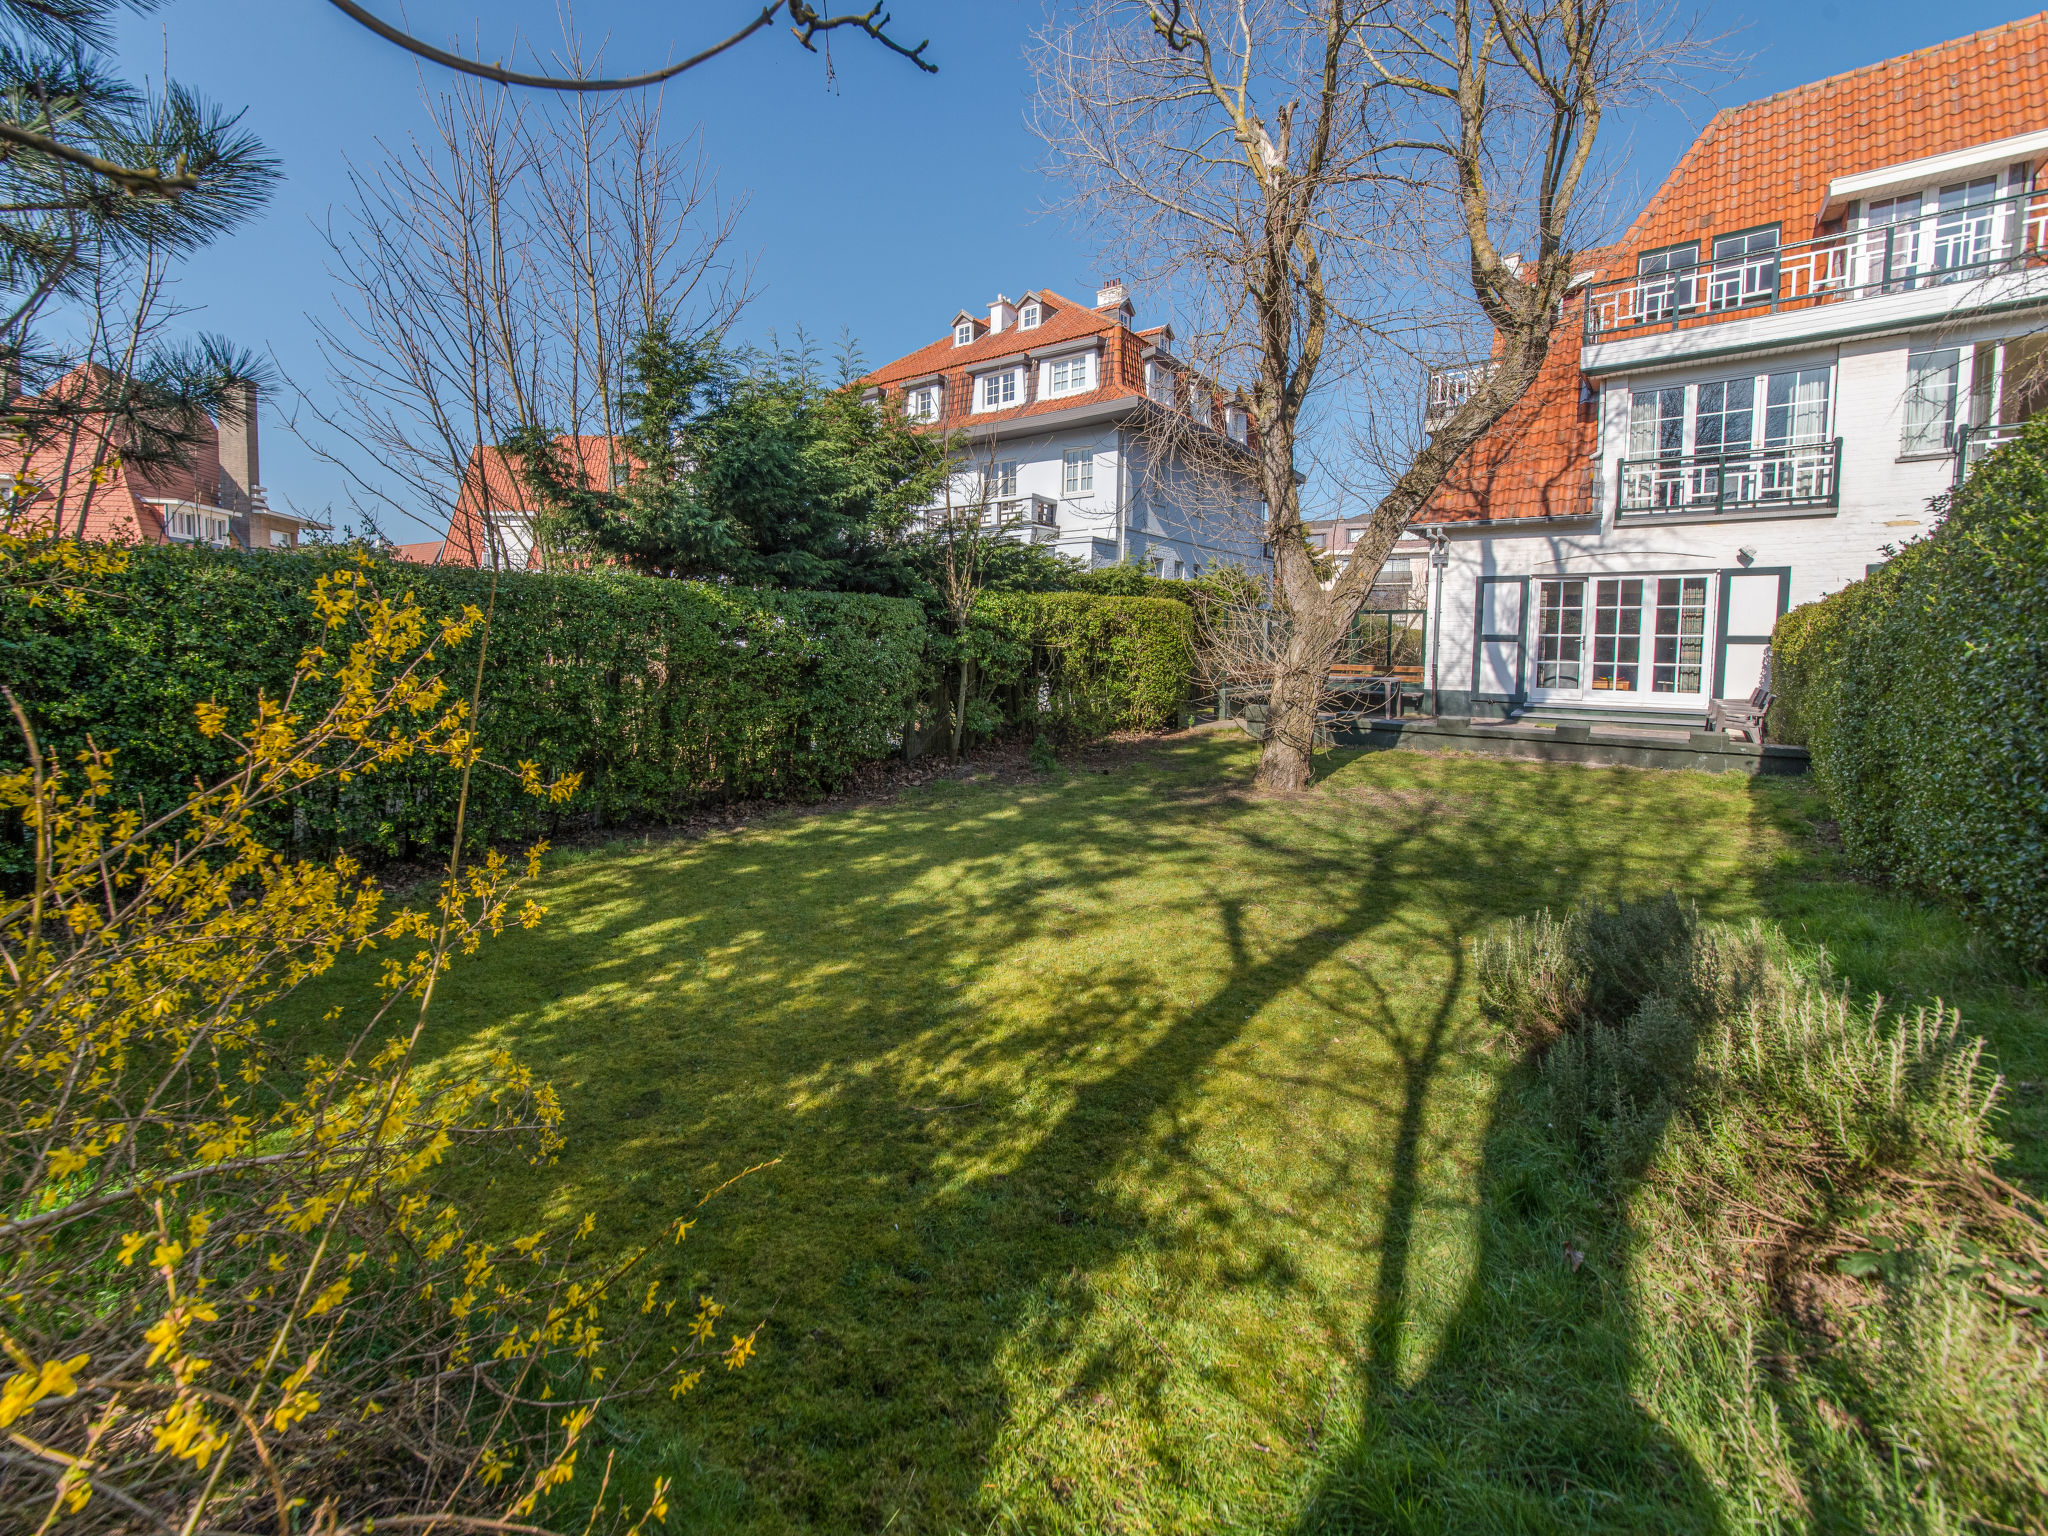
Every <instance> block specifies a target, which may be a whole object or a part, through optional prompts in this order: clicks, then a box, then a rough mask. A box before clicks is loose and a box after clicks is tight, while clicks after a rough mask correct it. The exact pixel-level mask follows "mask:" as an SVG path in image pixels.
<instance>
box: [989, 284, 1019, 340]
mask: <svg viewBox="0 0 2048 1536" xmlns="http://www.w3.org/2000/svg"><path fill="white" fill-rule="evenodd" d="M1016 323H1017V306H1016V305H1014V304H1012V303H1011V302H1010V300H1009V297H1008V296H1007V295H1005V294H1000V293H999V294H997V295H996V301H995V303H993V304H991V305H989V307H988V329H989V334H990V335H991V336H993V335H994V334H995V333H996V332H997V331H1007V330H1009V329H1010V328H1011V327H1012V326H1014V325H1016Z"/></svg>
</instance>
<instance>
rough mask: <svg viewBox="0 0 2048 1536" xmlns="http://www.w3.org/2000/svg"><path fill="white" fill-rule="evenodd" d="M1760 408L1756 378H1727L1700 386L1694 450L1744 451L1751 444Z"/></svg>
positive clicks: (1713, 451)
mask: <svg viewBox="0 0 2048 1536" xmlns="http://www.w3.org/2000/svg"><path fill="white" fill-rule="evenodd" d="M1755 412H1756V380H1755V379H1754V378H1740V379H1723V380H1717V381H1716V382H1715V383H1712V384H1702V385H1701V386H1700V399H1699V408H1698V409H1697V410H1696V411H1694V413H1693V429H1692V451H1693V452H1694V453H1740V452H1741V451H1743V450H1744V449H1746V448H1748V447H1749V439H1750V430H1751V426H1752V422H1753V418H1754V416H1755Z"/></svg>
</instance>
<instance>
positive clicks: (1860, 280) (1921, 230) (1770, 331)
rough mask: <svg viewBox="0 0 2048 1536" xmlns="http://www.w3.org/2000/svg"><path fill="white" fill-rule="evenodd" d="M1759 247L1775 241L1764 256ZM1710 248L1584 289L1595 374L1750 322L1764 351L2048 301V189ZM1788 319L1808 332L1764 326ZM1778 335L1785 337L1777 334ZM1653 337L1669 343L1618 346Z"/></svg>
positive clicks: (1700, 345)
mask: <svg viewBox="0 0 2048 1536" xmlns="http://www.w3.org/2000/svg"><path fill="white" fill-rule="evenodd" d="M1764 240H1769V241H1771V242H1772V243H1771V244H1770V245H1768V246H1766V247H1764V248H1757V247H1758V246H1759V243H1760V242H1761V241H1764ZM1737 243H1740V244H1741V245H1743V246H1744V247H1745V249H1743V250H1742V251H1741V252H1740V253H1735V252H1734V251H1733V247H1734V246H1735V245H1736V244H1737ZM1714 244H1715V245H1716V246H1718V247H1720V249H1719V250H1718V252H1717V254H1716V255H1715V257H1714V258H1713V259H1711V260H1707V261H1699V260H1697V259H1693V258H1689V257H1687V256H1686V255H1685V253H1683V252H1680V253H1678V254H1677V255H1675V256H1673V255H1668V254H1667V255H1666V256H1664V258H1663V259H1664V260H1665V261H1666V263H1667V265H1666V266H1665V268H1664V270H1662V271H1656V272H1639V273H1637V274H1636V275H1634V276H1632V277H1623V278H1617V279H1611V280H1609V281H1607V282H1603V283H1594V284H1592V285H1591V286H1590V287H1589V288H1588V289H1587V290H1586V292H1587V298H1586V334H1585V339H1586V345H1587V348H1588V357H1587V366H1588V369H1589V371H1591V370H1592V369H1593V368H1594V366H1596V364H1597V363H1599V362H1601V361H1609V360H1611V361H1612V362H1614V363H1616V364H1624V363H1627V362H1633V361H1641V362H1650V361H1654V360H1656V359H1657V358H1659V357H1661V356H1674V357H1675V356H1678V355H1682V354H1684V353H1688V352H1692V351H1696V350H1700V351H1704V350H1718V349H1717V348H1712V347H1710V346H1708V345H1705V343H1707V342H1708V341H1709V340H1710V338H1707V337H1695V336H1693V335H1692V333H1694V332H1698V331H1711V330H1713V329H1714V328H1717V327H1722V326H1727V325H1730V324H1731V323H1735V322H1749V323H1750V325H1749V329H1750V330H1752V331H1754V332H1755V333H1756V335H1755V343H1756V344H1758V345H1764V344H1769V343H1770V342H1772V341H1776V340H1785V339H1795V338H1796V337H1797V336H1798V335H1803V334H1805V333H1806V332H1808V331H1815V332H1818V331H1824V330H1831V329H1835V328H1837V326H1836V324H1835V323H1836V322H1839V328H1840V329H1843V330H1849V329H1856V328H1859V323H1869V324H1887V323H1891V322H1892V321H1894V320H1895V319H1904V320H1908V321H1910V320H1912V319H1914V318H1917V317H1918V316H1919V314H1920V312H1921V311H1923V310H1924V311H1926V313H1927V314H1928V315H1929V316H1941V315H1946V314H1951V313H1954V312H1956V311H1958V310H1966V309H1970V308H1973V307H1978V306H1980V305H1988V304H1993V303H2006V302H2014V301H2018V300H2028V299H2035V298H2041V299H2048V192H2024V193H2020V194H2019V195H2017V196H2013V197H2004V198H1987V199H1983V200H1980V201H1976V202H1969V203H1962V202H1957V203H1954V204H1953V205H1952V206H1948V207H1941V206H1932V207H1927V208H1926V210H1925V211H1924V212H1921V213H1920V214H1918V215H1917V216H1915V217H1910V218H1905V219H1901V220H1898V221H1896V222H1893V223H1888V224H1879V225H1874V226H1872V227H1869V228H1865V229H1861V230H1853V231H1848V232H1845V233H1842V234H1837V235H1825V236H1822V237H1821V238H1819V239H1816V240H1802V241H1799V242H1797V243H1795V244H1792V245H1786V246H1779V245H1777V244H1776V243H1775V236H1774V235H1772V234H1770V233H1769V232H1765V233H1763V234H1761V235H1759V234H1750V235H1744V236H1734V237H1725V238H1724V239H1722V240H1720V241H1717V242H1714ZM1972 285H1976V286H1974V287H1973V286H1972ZM1862 306H1869V308H1868V309H1867V310H1865V309H1863V308H1862ZM1892 310H1898V311H1899V314H1898V315H1896V316H1894V315H1893V314H1891V313H1890V312H1891V311H1892ZM1781 316H1802V317H1805V319H1806V321H1807V323H1803V324H1802V323H1795V324H1792V325H1789V326H1787V325H1768V326H1766V325H1762V324H1758V323H1757V322H1766V321H1772V320H1775V319H1777V318H1778V317H1781ZM1813 322H1819V323H1818V324H1815V323H1813ZM1779 330H1784V331H1786V333H1787V334H1786V336H1785V337H1779V336H1778V335H1777V334H1776V332H1778V331H1779ZM1658 336H1663V337H1669V338H1671V340H1672V343H1673V344H1672V345H1667V346H1661V347H1657V346H1652V347H1647V348H1637V347H1634V346H1628V347H1626V348H1619V347H1615V346H1613V345H1612V344H1614V343H1633V342H1634V341H1636V340H1637V339H1638V338H1646V337H1658ZM1688 343H1693V345H1689V344H1688ZM1594 349H1599V352H1600V353H1606V354H1608V356H1607V357H1606V358H1602V357H1600V356H1599V355H1598V354H1596V352H1595V350H1594ZM1638 352H1641V354H1642V355H1641V357H1640V358H1638V357H1637V356H1636V354H1637V353H1638Z"/></svg>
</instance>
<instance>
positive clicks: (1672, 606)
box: [1411, 17, 2048, 724]
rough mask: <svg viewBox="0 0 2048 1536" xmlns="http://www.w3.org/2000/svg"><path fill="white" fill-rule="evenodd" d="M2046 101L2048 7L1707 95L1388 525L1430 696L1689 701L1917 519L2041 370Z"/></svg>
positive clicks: (1449, 373)
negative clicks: (1746, 97) (1515, 371)
mask: <svg viewBox="0 0 2048 1536" xmlns="http://www.w3.org/2000/svg"><path fill="white" fill-rule="evenodd" d="M2044 123H2048V17H2033V18H2030V19H2027V20H2024V21H2017V22H2013V23H2010V24H2008V25H2006V26H2001V27H1996V28H1993V29H1991V30H1989V31H1985V32H1979V33H1976V34H1974V35H1972V36H1969V37H1965V38H1961V39H1958V40H1957V41H1954V42H1951V43H1945V44H1942V45H1940V46H1938V47H1933V48H1927V49H1923V50H1921V51H1919V52H1916V53H1912V54H1908V55H1905V56H1903V57H1900V58H1895V59H1888V60H1886V61H1884V62H1883V63H1880V64H1875V65H1872V66H1870V67H1869V68H1866V69H1860V70H1856V71H1853V72H1851V73H1849V74H1845V75H1838V76H1835V77H1833V78H1831V79H1827V80H1822V81H1818V82H1816V83H1814V84H1812V85H1806V86H1801V87H1799V88H1798V89H1795V90H1790V91H1785V92H1782V93H1780V94H1778V95H1775V96H1772V97H1769V98H1767V99H1765V100H1762V101H1757V102H1753V103H1751V104H1749V105H1747V106H1743V107H1737V108H1731V109H1729V110H1726V111H1723V112H1721V113H1720V114H1718V115H1717V116H1716V117H1715V118H1714V119H1713V121H1712V122H1711V123H1709V124H1708V125H1707V127H1706V129H1705V130H1704V131H1703V132H1702V133H1701V134H1700V135H1699V137H1698V139H1697V140H1696V141H1695V142H1694V144H1693V145H1692V147H1691V149H1690V150H1689V151H1688V152H1687V153H1686V155H1685V156H1684V158H1683V159H1682V160H1680V162H1679V163H1678V165H1677V167H1676V168H1675V169H1674V170H1673V171H1672V173H1671V174H1670V176H1669V177H1668V178H1667V179H1666V180H1665V182H1664V184H1663V186H1662V187H1660V188H1659V189H1658V191H1657V193H1656V195H1655V196H1654V197H1652V198H1651V200H1650V202H1649V204H1648V206H1647V207H1646V208H1645V209H1644V210H1643V212H1642V214H1641V216H1640V217H1638V218H1637V219H1636V220H1635V222H1634V224H1633V225H1632V226H1631V227H1630V229H1629V230H1628V232H1627V234H1626V235H1625V236H1624V237H1623V238H1622V239H1621V240H1620V241H1618V242H1617V243H1616V244H1614V245H1613V246H1611V247H1609V248H1606V249H1603V250H1599V251H1595V252H1591V253H1589V254H1588V255H1587V257H1586V258H1585V263H1584V270H1583V271H1581V272H1579V273H1577V274H1575V276H1576V282H1575V285H1574V290H1573V293H1572V296H1571V298H1570V299H1569V300H1568V301H1567V304H1568V315H1569V318H1571V319H1572V320H1573V321H1574V322H1575V323H1576V327H1577V329H1576V332H1575V334H1573V335H1572V336H1570V337H1569V338H1561V339H1560V341H1559V343H1558V344H1557V345H1555V346H1554V347H1553V349H1552V351H1551V354H1550V357H1549V359H1548V360H1547V362H1546V364H1545V366H1544V369H1543V371H1542V373H1541V375H1540V376H1539V378H1538V381H1537V383H1536V385H1535V386H1534V387H1533V388H1532V390H1531V392H1530V394H1529V395H1528V396H1527V397H1525V398H1524V399H1523V400H1522V401H1521V402H1520V403H1519V404H1518V405H1517V406H1516V408H1515V409H1514V410H1513V411H1512V412H1511V413H1510V414H1509V415H1508V416H1507V417H1506V418H1504V419H1503V421H1502V422H1501V423H1500V424H1499V425H1498V426H1497V427H1496V428H1495V430H1494V431H1493V432H1492V433H1491V434H1489V436H1488V437H1487V438H1485V439H1483V440H1482V441H1481V442H1480V443H1479V444H1477V445H1475V447H1474V448H1473V450H1472V451H1471V452H1470V453H1469V454H1468V455H1467V456H1466V458H1465V459H1464V460H1463V461H1461V463H1460V465H1459V466H1458V469H1457V472H1456V473H1455V475H1454V477H1453V479H1452V480H1451V481H1450V482H1449V483H1447V484H1446V486H1445V487H1444V488H1443V489H1442V491H1441V492H1440V493H1439V494H1438V495H1437V496H1436V497H1435V498H1434V499H1433V500H1432V502H1431V503H1430V505H1429V506H1428V507H1427V508H1426V509H1425V511H1424V512H1423V513H1422V514H1421V516H1420V517H1418V518H1417V520H1416V525H1415V527H1414V528H1413V529H1412V530H1411V532H1412V533H1414V534H1416V535H1419V536H1420V537H1422V538H1424V539H1426V540H1427V541H1429V543H1430V545H1431V546H1432V556H1431V565H1430V570H1429V575H1430V587H1429V593H1428V601H1429V604H1430V606H1431V608H1432V610H1433V611H1434V613H1435V618H1436V621H1435V622H1433V623H1432V624H1431V626H1430V628H1431V646H1430V655H1429V658H1428V662H1427V667H1428V673H1429V678H1430V681H1431V682H1433V683H1434V685H1435V686H1436V688H1437V692H1438V703H1439V709H1440V711H1441V712H1442V713H1445V714H1467V713H1471V714H1477V715H1481V716H1501V715H1506V714H1517V715H1525V714H1532V713H1533V714H1536V715H1540V716H1552V717H1559V718H1569V717H1573V716H1590V717H1603V718H1627V719H1634V720H1645V719H1651V720H1655V719H1669V720H1673V721H1676V722H1681V723H1684V722H1689V723H1693V724H1697V723H1699V721H1700V720H1701V718H1702V717H1703V716H1704V713H1705V711H1706V709H1707V707H1708V705H1709V703H1710V702H1711V701H1712V700H1714V699H1716V698H1740V697H1742V696H1744V695H1746V694H1747V693H1748V692H1749V691H1750V689H1751V688H1752V687H1754V686H1755V684H1756V682H1757V678H1758V672H1759V666H1760V663H1761V660H1762V657H1763V652H1764V648H1765V646H1766V644H1767V643H1768V641H1769V638H1770V633H1771V629H1772V626H1773V625H1774V624H1775V623H1776V621H1777V618H1778V616H1779V615H1780V614H1782V613H1784V612H1785V611H1786V610H1787V608H1789V607H1791V606H1794V605H1797V604H1801V603H1808V602H1812V601H1814V600H1815V599H1817V598H1820V597H1822V596H1825V595H1826V594H1828V593H1830V592H1834V591H1837V590H1839V589H1840V588H1841V587H1842V586H1844V585H1845V584H1847V583H1849V582H1852V581H1856V580H1858V579H1860V578H1862V577H1863V576H1865V575H1866V574H1867V573H1868V572H1869V571H1870V569H1872V568H1873V567H1874V566H1876V565H1877V564H1879V563H1881V562H1882V561H1883V560H1885V559H1886V558H1887V554H1888V551H1890V550H1891V549H1893V548H1895V547H1896V546H1898V545H1900V544H1903V543H1906V542H1907V541H1909V540H1911V539H1914V538H1917V537H1919V536H1921V535H1923V534H1925V533H1926V532H1927V531H1928V530H1929V528H1930V527H1931V526H1932V518H1933V514H1932V513H1931V511H1930V507H1929V503H1930V502H1931V501H1932V500H1933V499H1934V498H1935V497H1937V496H1939V495H1940V494H1941V493H1942V492H1944V491H1946V490H1947V489H1948V488H1949V487H1950V486H1951V485H1952V484H1953V483H1954V482H1955V481H1956V480H1957V478H1958V477H1959V475H1960V473H1961V472H1962V471H1963V470H1964V469H1966V468H1967V466H1968V464H1969V463H1970V462H1972V461H1974V460H1975V459H1976V458H1977V457H1979V456H1981V455H1982V454H1983V453H1984V452H1986V451H1988V450H1989V449H1990V448H1991V447H1993V446H1995V445H1996V444H1997V443H1998V442H2000V441H2001V440H2003V439H2004V438H2006V437H2008V436H2009V435H2010V434H2011V433H2012V432H2013V431H2015V430H2016V429H2017V427H2018V426H2019V424H2020V423H2022V422H2024V421H2026V420H2028V419H2029V418H2030V417H2031V416H2032V415H2033V414H2034V413H2035V412H2036V410H2038V409H2039V408H2040V406H2041V403H2042V401H2043V400H2044V398H2048V344H2044V338H2048V188H2043V190H2037V187H2041V186H2042V183H2043V177H2042V174H2041V173H2042V168H2043V165H2044V162H2048V128H2044V127H2043V124H2044ZM1488 366H1489V364H1487V363H1486V362H1484V361H1481V362H1477V363H1472V364H1464V365H1459V366H1457V367H1453V368H1446V369H1441V370H1438V371H1436V372H1435V373H1434V374H1433V375H1432V376H1431V379H1430V385H1429V395H1428V404H1427V407H1426V416H1425V425H1427V424H1428V422H1429V421H1430V420H1432V419H1441V417H1442V416H1443V415H1445V414H1447V413H1448V412H1449V411H1450V410H1452V409H1455V407H1456V405H1457V403H1458V402H1459V401H1460V400H1461V399H1462V398H1463V392H1464V391H1465V390H1466V389H1467V388H1469V386H1470V383H1471V381H1472V380H1473V379H1474V378H1476V377H1478V376H1479V375H1480V374H1481V373H1483V371H1484V370H1485V369H1486V368H1487V367H1488Z"/></svg>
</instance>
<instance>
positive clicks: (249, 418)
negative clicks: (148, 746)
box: [218, 379, 262, 519]
mask: <svg viewBox="0 0 2048 1536" xmlns="http://www.w3.org/2000/svg"><path fill="white" fill-rule="evenodd" d="M218 425H219V433H220V504H221V506H222V507H223V508H224V509H225V510H226V511H227V513H228V515H229V516H231V517H234V518H238V519H246V518H247V517H248V515H249V513H250V510H251V509H252V508H253V507H254V506H255V504H256V493H257V489H258V487H260V486H261V484H262V481H260V480H259V479H257V472H256V385H255V384H254V383H253V382H252V381H250V380H248V379H240V380H237V381H236V382H235V383H233V384H230V385H229V386H228V402H227V404H226V405H225V406H224V407H223V408H222V410H221V413H220V422H219V424H218Z"/></svg>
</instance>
